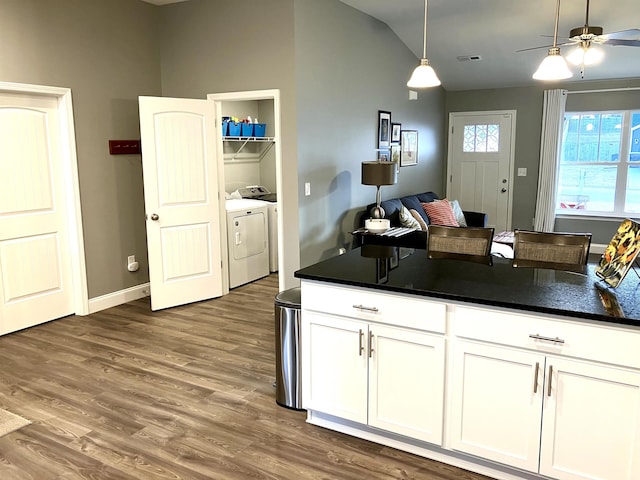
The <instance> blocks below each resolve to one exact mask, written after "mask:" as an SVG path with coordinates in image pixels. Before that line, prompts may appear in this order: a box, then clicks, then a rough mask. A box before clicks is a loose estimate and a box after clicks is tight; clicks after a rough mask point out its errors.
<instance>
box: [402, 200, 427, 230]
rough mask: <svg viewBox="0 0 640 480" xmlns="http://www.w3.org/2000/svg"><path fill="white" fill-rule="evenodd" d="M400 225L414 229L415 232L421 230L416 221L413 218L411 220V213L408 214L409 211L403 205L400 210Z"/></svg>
mask: <svg viewBox="0 0 640 480" xmlns="http://www.w3.org/2000/svg"><path fill="white" fill-rule="evenodd" d="M400 225H402V226H403V227H407V228H415V229H416V230H422V228H421V227H420V224H419V223H418V221H417V220H416V219H415V218H413V215H411V212H409V209H408V208H407V207H405V206H404V205H403V206H402V209H401V210H400Z"/></svg>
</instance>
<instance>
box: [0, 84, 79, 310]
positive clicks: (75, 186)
mask: <svg viewBox="0 0 640 480" xmlns="http://www.w3.org/2000/svg"><path fill="white" fill-rule="evenodd" d="M0 92H5V93H26V94H37V95H46V96H50V97H56V98H57V99H58V120H59V123H60V143H61V148H62V152H61V153H62V154H61V160H62V166H63V169H64V172H63V178H64V183H65V194H66V198H65V206H66V219H67V230H68V232H67V234H68V239H69V254H70V258H71V278H72V296H73V307H74V313H75V314H76V315H87V314H89V301H88V298H89V293H88V291H89V290H88V287H87V267H86V262H85V251H84V233H83V230H82V212H81V208H80V182H79V179H78V157H77V154H76V139H75V125H74V122H73V104H72V101H71V89H69V88H62V87H51V86H46V85H30V84H24V83H12V82H0Z"/></svg>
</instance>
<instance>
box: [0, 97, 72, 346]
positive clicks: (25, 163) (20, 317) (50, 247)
mask: <svg viewBox="0 0 640 480" xmlns="http://www.w3.org/2000/svg"><path fill="white" fill-rule="evenodd" d="M60 131H61V130H60V124H59V121H58V98H57V97H55V96H47V95H38V94H32V93H1V94H0V334H3V333H9V332H13V331H16V330H20V329H22V328H25V327H29V326H32V325H37V324H39V323H43V322H46V321H49V320H53V319H56V318H60V317H64V316H66V315H69V314H71V313H73V312H74V291H73V285H72V276H71V263H70V262H71V260H70V256H69V251H70V247H69V241H68V238H69V237H68V234H69V232H68V225H67V221H66V212H67V202H66V194H65V181H64V174H65V172H64V169H63V162H62V148H63V147H62V145H63V142H62V141H61V135H60Z"/></svg>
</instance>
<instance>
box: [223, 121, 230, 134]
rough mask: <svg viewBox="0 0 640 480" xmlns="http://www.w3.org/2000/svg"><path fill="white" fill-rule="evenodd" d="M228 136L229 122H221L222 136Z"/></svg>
mask: <svg viewBox="0 0 640 480" xmlns="http://www.w3.org/2000/svg"><path fill="white" fill-rule="evenodd" d="M228 134H229V120H223V121H222V136H223V137H226V136H227V135H228Z"/></svg>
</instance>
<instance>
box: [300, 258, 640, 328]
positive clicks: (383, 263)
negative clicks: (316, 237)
mask: <svg viewBox="0 0 640 480" xmlns="http://www.w3.org/2000/svg"><path fill="white" fill-rule="evenodd" d="M390 252H391V253H389V251H387V252H386V253H384V256H379V257H376V256H371V254H370V252H364V251H362V249H360V248H357V249H354V250H351V251H349V252H347V253H346V254H344V255H340V256H337V257H333V258H330V259H328V260H324V261H322V262H319V263H317V264H315V265H311V266H309V267H306V268H302V269H300V270H298V271H297V272H295V276H296V277H297V278H300V279H304V280H316V281H322V282H329V283H335V284H341V285H349V286H356V287H365V288H372V289H377V290H384V291H389V292H400V293H407V294H413V295H420V296H425V297H434V298H439V299H444V300H450V301H456V302H465V303H474V304H481V305H489V306H494V307H502V308H510V309H516V310H522V311H529V312H539V313H546V314H553V315H561V316H567V317H575V318H581V319H588V320H596V321H604V322H609V323H618V324H624V325H631V326H635V327H638V328H640V306H639V305H638V299H639V298H640V297H639V296H640V292H639V290H640V278H638V276H637V275H635V273H634V272H629V273H628V276H627V278H625V279H624V280H623V282H622V283H621V284H620V285H619V286H618V288H616V289H612V288H610V287H608V286H607V285H606V284H605V283H604V282H602V281H601V280H600V279H599V278H598V277H597V276H596V275H595V273H594V267H595V265H593V264H589V265H587V268H586V270H585V272H586V273H584V274H580V273H574V272H566V271H561V270H550V269H542V268H523V267H517V268H515V267H513V266H512V262H511V260H509V259H505V258H500V257H491V262H490V264H487V263H484V264H483V263H477V262H472V261H466V260H460V259H448V258H447V259H429V258H427V254H426V251H425V250H412V249H404V248H397V247H394V249H393V250H392V251H390ZM616 304H618V305H619V306H620V309H621V311H622V315H621V314H620V313H616V311H615V309H613V308H611V305H614V306H615V305H616Z"/></svg>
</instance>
